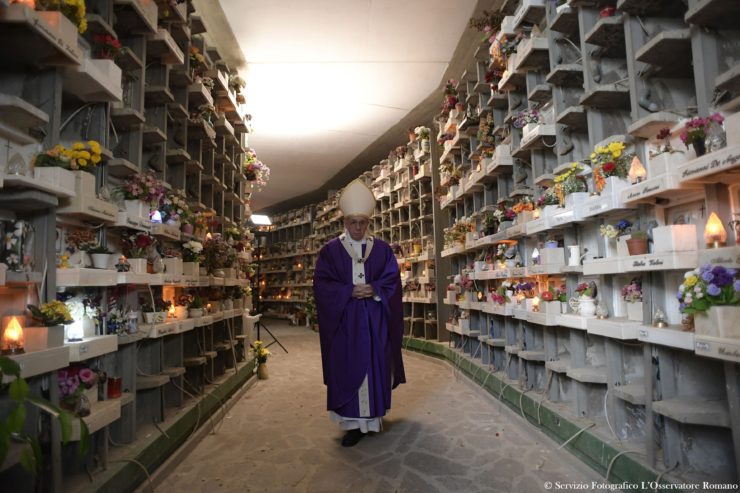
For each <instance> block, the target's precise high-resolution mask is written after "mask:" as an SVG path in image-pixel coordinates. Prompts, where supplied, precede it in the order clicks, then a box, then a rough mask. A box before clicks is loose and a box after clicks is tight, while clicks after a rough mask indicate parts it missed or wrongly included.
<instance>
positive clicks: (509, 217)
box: [493, 200, 516, 223]
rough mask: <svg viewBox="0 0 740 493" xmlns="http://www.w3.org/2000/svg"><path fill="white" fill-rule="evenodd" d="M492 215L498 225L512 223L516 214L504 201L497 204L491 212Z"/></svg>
mask: <svg viewBox="0 0 740 493" xmlns="http://www.w3.org/2000/svg"><path fill="white" fill-rule="evenodd" d="M493 215H494V216H496V219H498V222H499V223H502V222H504V221H513V220H514V218H515V217H516V212H514V210H513V209H511V208H510V207H509V205H508V203H507V202H506V201H505V200H502V201H501V202H499V203H498V207H497V208H496V210H495V211H493Z"/></svg>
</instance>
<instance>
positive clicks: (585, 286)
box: [576, 282, 596, 298]
mask: <svg viewBox="0 0 740 493" xmlns="http://www.w3.org/2000/svg"><path fill="white" fill-rule="evenodd" d="M576 293H578V296H583V297H584V298H593V297H594V296H596V285H594V284H589V283H587V282H582V283H581V284H579V285H578V286H576Z"/></svg>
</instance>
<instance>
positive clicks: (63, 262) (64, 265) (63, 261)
mask: <svg viewBox="0 0 740 493" xmlns="http://www.w3.org/2000/svg"><path fill="white" fill-rule="evenodd" d="M59 268H60V269H69V255H67V254H66V253H63V254H62V256H61V257H59Z"/></svg>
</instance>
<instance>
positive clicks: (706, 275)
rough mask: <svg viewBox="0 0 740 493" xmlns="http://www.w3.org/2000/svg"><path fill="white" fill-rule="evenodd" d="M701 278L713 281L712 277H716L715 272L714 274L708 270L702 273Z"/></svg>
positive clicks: (705, 280)
mask: <svg viewBox="0 0 740 493" xmlns="http://www.w3.org/2000/svg"><path fill="white" fill-rule="evenodd" d="M701 278H702V280H703V281H704V282H712V279H714V274H712V272H711V271H706V272H704V273H703V274H702V275H701Z"/></svg>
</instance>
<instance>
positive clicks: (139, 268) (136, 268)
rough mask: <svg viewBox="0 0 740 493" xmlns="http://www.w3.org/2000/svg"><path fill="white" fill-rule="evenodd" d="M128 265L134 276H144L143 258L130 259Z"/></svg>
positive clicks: (144, 262) (144, 260)
mask: <svg viewBox="0 0 740 493" xmlns="http://www.w3.org/2000/svg"><path fill="white" fill-rule="evenodd" d="M128 263H129V264H130V265H131V272H132V273H134V274H146V259H145V258H130V259H128Z"/></svg>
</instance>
